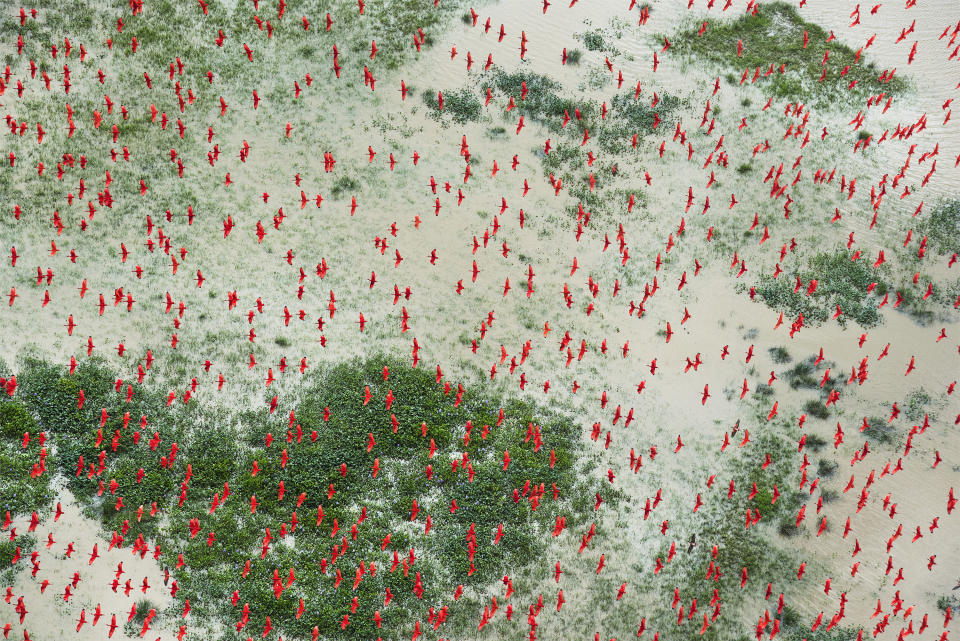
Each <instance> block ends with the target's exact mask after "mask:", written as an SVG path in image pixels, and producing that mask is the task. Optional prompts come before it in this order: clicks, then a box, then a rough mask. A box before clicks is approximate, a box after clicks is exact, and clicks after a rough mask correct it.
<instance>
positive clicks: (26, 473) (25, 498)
mask: <svg viewBox="0 0 960 641" xmlns="http://www.w3.org/2000/svg"><path fill="white" fill-rule="evenodd" d="M27 433H29V435H30V442H29V443H28V444H27V446H26V447H23V439H24V435H25V434H27ZM45 449H46V450H47V458H46V460H45V462H44V465H45V467H47V468H49V467H50V466H51V465H52V457H51V456H50V455H49V449H50V448H49V446H47V447H46V448H45ZM39 463H40V430H39V428H38V427H37V423H36V421H35V420H34V419H33V416H31V415H30V413H29V412H28V411H27V409H26V408H25V407H24V406H23V405H22V404H21V403H20V402H19V401H18V400H12V399H7V398H6V395H4V399H3V400H0V510H2V511H7V510H9V511H10V515H11V516H12V517H16V516H19V515H22V514H29V513H31V512H33V511H34V510H40V509H42V508H43V507H44V506H46V505H47V504H48V503H49V502H50V500H51V498H52V497H53V491H52V490H51V488H50V472H49V471H47V472H45V473H43V474H37V473H36V471H37V470H39ZM31 473H33V474H32V475H31ZM0 566H2V564H0Z"/></svg>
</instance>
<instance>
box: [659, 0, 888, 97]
mask: <svg viewBox="0 0 960 641" xmlns="http://www.w3.org/2000/svg"><path fill="white" fill-rule="evenodd" d="M705 24H706V29H705V31H703V32H702V33H700V28H701V23H697V24H696V26H694V27H691V28H690V29H689V30H687V31H683V32H681V33H680V34H678V35H677V36H675V37H674V38H671V40H672V41H673V42H674V44H675V46H677V47H678V49H679V50H680V51H683V52H685V53H687V54H691V55H695V56H698V57H700V58H702V59H705V60H708V61H710V62H712V63H714V64H717V65H721V66H723V67H726V68H727V69H730V70H733V71H736V72H738V73H739V72H743V74H744V75H743V76H742V77H741V79H740V84H743V83H744V82H753V81H754V80H755V81H756V82H763V83H767V84H768V85H769V87H770V91H771V92H772V93H773V95H775V96H777V97H779V98H786V99H792V100H810V99H818V100H823V101H835V100H836V99H837V98H838V97H839V96H849V97H850V99H851V100H853V99H860V98H861V97H863V96H866V95H870V94H875V93H880V92H886V93H887V94H888V95H889V94H896V93H900V92H902V91H903V90H904V89H905V88H906V83H905V82H904V81H903V80H902V79H901V78H900V77H899V76H893V78H892V79H890V80H888V81H887V82H882V81H881V80H880V79H879V78H880V76H881V74H882V72H881V71H880V70H879V69H877V68H876V66H875V65H874V64H873V63H867V62H866V61H865V60H864V59H863V53H862V51H855V50H854V49H852V48H851V47H849V46H848V45H845V44H843V43H842V42H839V41H838V40H831V41H830V42H828V41H827V40H828V38H830V34H829V33H828V32H827V31H826V30H825V29H823V28H822V27H820V26H819V25H818V24H816V23H813V22H810V21H808V20H804V19H803V17H801V16H800V14H799V12H798V11H797V9H796V8H795V7H793V6H792V5H790V4H787V3H785V2H770V3H762V4H760V5H758V6H757V9H756V11H755V12H753V13H749V14H746V15H743V16H740V17H739V18H737V19H735V20H715V19H707V20H706V23H705ZM804 34H806V38H807V40H806V43H805V36H804ZM740 42H742V43H743V49H742V51H740V52H738V43H740ZM771 65H772V72H771ZM781 65H786V68H785V70H784V72H783V73H781V71H780V67H781ZM758 72H759V77H757V75H756V74H757V73H758ZM768 72H769V73H768ZM823 74H825V75H823ZM731 75H732V74H731ZM822 75H823V78H822V79H821V76H822ZM734 82H737V80H734Z"/></svg>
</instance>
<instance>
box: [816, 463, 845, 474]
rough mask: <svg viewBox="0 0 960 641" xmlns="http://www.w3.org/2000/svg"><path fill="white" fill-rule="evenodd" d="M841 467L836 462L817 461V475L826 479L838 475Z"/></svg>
mask: <svg viewBox="0 0 960 641" xmlns="http://www.w3.org/2000/svg"><path fill="white" fill-rule="evenodd" d="M839 467H840V466H839V465H838V464H837V463H836V462H835V461H831V460H828V459H825V458H822V459H820V460H819V461H817V475H819V476H825V477H829V476H833V475H834V474H836V473H837V469H838V468H839Z"/></svg>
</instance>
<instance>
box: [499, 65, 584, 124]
mask: <svg viewBox="0 0 960 641" xmlns="http://www.w3.org/2000/svg"><path fill="white" fill-rule="evenodd" d="M489 78H490V83H491V86H492V87H493V88H494V89H496V90H497V91H498V92H500V93H501V94H503V95H504V96H505V97H507V98H508V99H509V97H510V96H512V97H513V100H514V104H515V105H516V106H517V108H519V109H520V113H522V114H524V115H526V117H527V118H529V119H532V120H534V121H537V122H539V123H542V124H544V125H546V126H547V127H548V128H549V129H551V130H553V131H560V129H561V124H562V123H563V118H564V112H566V113H567V114H568V115H569V116H570V123H569V124H568V125H567V127H568V129H569V128H570V125H577V126H576V127H574V128H573V129H574V130H575V131H577V132H580V131H582V130H583V128H584V127H587V128H591V127H592V124H593V121H594V118H595V117H596V107H595V106H594V105H592V104H590V103H587V102H584V103H582V104H581V103H578V102H576V101H574V100H571V99H570V98H563V97H561V96H560V93H559V92H560V84H559V83H557V82H556V81H554V80H552V79H550V78H548V77H547V76H543V75H540V74H536V73H525V72H520V71H518V72H514V73H507V72H505V71H503V70H502V69H494V70H493V71H491V72H490V76H489ZM524 83H526V86H527V97H526V98H525V99H523V100H521V99H520V96H521V95H522V92H523V84H524ZM577 108H579V109H580V120H577V118H576V117H575V115H574V114H575V112H576V109H577Z"/></svg>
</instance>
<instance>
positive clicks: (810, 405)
mask: <svg viewBox="0 0 960 641" xmlns="http://www.w3.org/2000/svg"><path fill="white" fill-rule="evenodd" d="M803 411H804V412H806V413H807V414H809V415H810V416H812V417H814V418H819V419H820V420H826V419H827V418H828V417H829V416H830V408H828V407H827V406H826V405H824V404H823V403H822V402H821V401H816V400H813V399H810V400H809V401H807V402H806V403H804V404H803Z"/></svg>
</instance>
